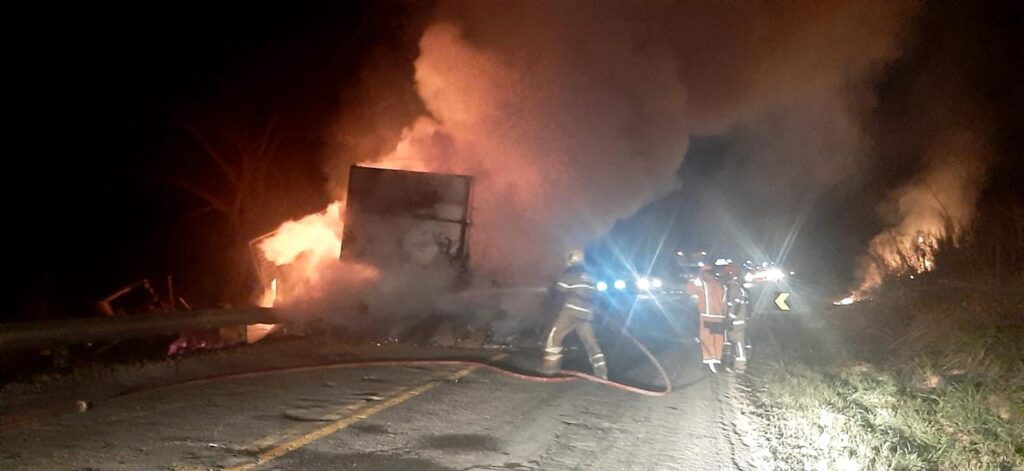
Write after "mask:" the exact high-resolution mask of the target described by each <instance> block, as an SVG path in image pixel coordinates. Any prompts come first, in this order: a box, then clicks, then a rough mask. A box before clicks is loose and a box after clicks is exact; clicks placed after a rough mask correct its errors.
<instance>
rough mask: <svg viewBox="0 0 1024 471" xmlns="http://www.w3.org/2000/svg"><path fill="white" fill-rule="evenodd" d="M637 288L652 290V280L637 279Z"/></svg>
mask: <svg viewBox="0 0 1024 471" xmlns="http://www.w3.org/2000/svg"><path fill="white" fill-rule="evenodd" d="M636 287H637V288H639V289H651V280H648V279H647V278H637V279H636Z"/></svg>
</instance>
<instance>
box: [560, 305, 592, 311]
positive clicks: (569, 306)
mask: <svg viewBox="0 0 1024 471" xmlns="http://www.w3.org/2000/svg"><path fill="white" fill-rule="evenodd" d="M565 307H567V308H569V309H572V310H574V311H580V312H590V309H587V308H584V307H579V306H577V305H575V304H569V303H565Z"/></svg>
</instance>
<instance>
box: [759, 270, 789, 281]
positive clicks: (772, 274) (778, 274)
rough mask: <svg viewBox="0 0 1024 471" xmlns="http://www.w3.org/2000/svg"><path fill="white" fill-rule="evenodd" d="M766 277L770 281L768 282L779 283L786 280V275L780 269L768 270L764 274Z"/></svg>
mask: <svg viewBox="0 0 1024 471" xmlns="http://www.w3.org/2000/svg"><path fill="white" fill-rule="evenodd" d="M764 277H765V278H766V279H768V281H779V280H781V279H783V278H785V277H786V274H785V273H783V272H782V270H779V269H778V268H772V269H771V270H768V271H766V272H765V273H764Z"/></svg>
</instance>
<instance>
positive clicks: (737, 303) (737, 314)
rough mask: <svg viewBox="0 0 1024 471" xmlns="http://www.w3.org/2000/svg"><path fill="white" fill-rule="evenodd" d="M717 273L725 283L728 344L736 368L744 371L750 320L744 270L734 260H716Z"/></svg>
mask: <svg viewBox="0 0 1024 471" xmlns="http://www.w3.org/2000/svg"><path fill="white" fill-rule="evenodd" d="M715 274H716V275H717V276H718V277H719V279H720V280H721V281H722V282H723V283H724V284H725V304H726V316H727V317H728V322H729V323H730V324H731V327H730V329H729V333H728V337H727V338H726V344H727V345H730V346H731V347H732V352H733V361H734V362H735V366H736V370H737V371H741V372H742V371H743V370H744V369H745V368H746V366H747V353H748V349H749V342H748V340H747V323H748V322H749V320H750V316H749V307H750V305H749V294H748V293H747V289H746V288H744V287H743V280H742V276H741V275H742V271H741V270H740V267H739V265H737V264H736V263H735V262H733V261H732V260H729V259H726V260H721V261H716V262H715Z"/></svg>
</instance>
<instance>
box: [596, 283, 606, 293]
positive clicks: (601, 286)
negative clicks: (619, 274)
mask: <svg viewBox="0 0 1024 471" xmlns="http://www.w3.org/2000/svg"><path fill="white" fill-rule="evenodd" d="M597 290H598V291H608V283H605V282H603V281H598V282H597Z"/></svg>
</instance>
